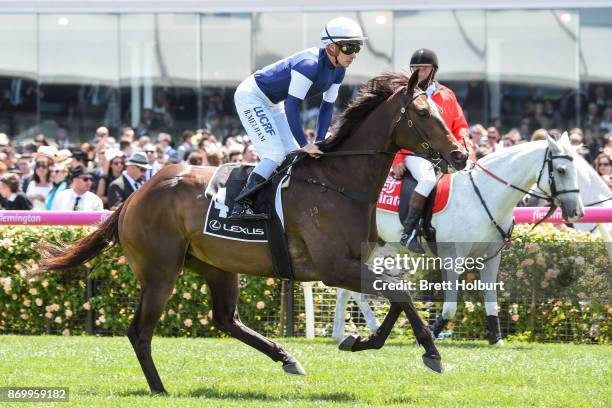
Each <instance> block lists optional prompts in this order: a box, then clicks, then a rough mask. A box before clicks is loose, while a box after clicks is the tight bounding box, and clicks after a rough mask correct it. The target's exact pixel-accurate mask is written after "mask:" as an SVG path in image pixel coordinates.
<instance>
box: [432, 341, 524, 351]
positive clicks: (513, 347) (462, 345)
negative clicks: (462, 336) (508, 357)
mask: <svg viewBox="0 0 612 408" xmlns="http://www.w3.org/2000/svg"><path fill="white" fill-rule="evenodd" d="M436 346H440V348H441V349H445V348H458V349H482V350H508V351H513V350H532V349H533V347H532V346H531V345H529V344H516V343H511V344H506V345H504V347H495V346H491V345H489V344H488V343H487V342H485V341H483V342H478V343H474V342H469V343H468V342H465V343H464V342H458V341H437V342H436Z"/></svg>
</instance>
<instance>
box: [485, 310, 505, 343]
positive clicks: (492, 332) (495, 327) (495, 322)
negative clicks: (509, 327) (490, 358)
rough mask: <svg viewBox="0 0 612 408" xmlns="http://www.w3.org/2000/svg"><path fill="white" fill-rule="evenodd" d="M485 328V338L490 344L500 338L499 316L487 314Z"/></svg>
mask: <svg viewBox="0 0 612 408" xmlns="http://www.w3.org/2000/svg"><path fill="white" fill-rule="evenodd" d="M487 330H488V332H489V335H488V336H487V338H488V340H489V344H490V345H494V344H496V343H497V342H498V341H500V340H501V339H502V335H501V328H500V327H499V317H497V316H492V315H489V316H487Z"/></svg>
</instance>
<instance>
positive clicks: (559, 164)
mask: <svg viewBox="0 0 612 408" xmlns="http://www.w3.org/2000/svg"><path fill="white" fill-rule="evenodd" d="M548 148H549V151H550V153H549V155H548V157H547V163H544V167H543V168H542V176H541V180H540V183H539V187H540V188H541V189H543V190H544V191H545V192H546V193H548V194H550V195H551V196H552V197H553V199H554V203H555V205H556V206H558V207H560V208H561V211H562V214H563V219H564V220H566V221H569V222H576V221H578V220H579V219H580V218H582V216H584V206H583V203H582V199H581V198H580V192H579V187H578V175H577V171H576V166H575V164H574V160H575V158H576V153H575V148H574V147H573V146H572V145H571V144H570V141H569V137H568V135H567V132H564V133H563V135H562V136H561V139H559V141H556V140H555V139H553V138H552V137H550V136H548Z"/></svg>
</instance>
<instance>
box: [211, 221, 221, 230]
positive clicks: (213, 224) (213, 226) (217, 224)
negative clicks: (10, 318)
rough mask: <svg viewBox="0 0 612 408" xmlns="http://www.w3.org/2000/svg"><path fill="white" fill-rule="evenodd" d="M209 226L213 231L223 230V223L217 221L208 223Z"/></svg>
mask: <svg viewBox="0 0 612 408" xmlns="http://www.w3.org/2000/svg"><path fill="white" fill-rule="evenodd" d="M208 226H209V227H210V229H211V230H213V231H219V230H220V229H221V223H220V222H219V221H217V220H212V221H210V222H209V223H208Z"/></svg>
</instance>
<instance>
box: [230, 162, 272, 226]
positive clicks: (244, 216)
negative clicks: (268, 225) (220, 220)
mask: <svg viewBox="0 0 612 408" xmlns="http://www.w3.org/2000/svg"><path fill="white" fill-rule="evenodd" d="M265 181H266V178H264V177H262V176H260V175H259V174H257V173H255V172H251V174H249V178H248V179H247V181H246V184H245V186H244V187H243V188H242V190H241V191H240V193H239V194H238V197H241V196H242V199H240V200H237V201H235V202H234V207H233V208H232V215H230V218H232V219H241V220H267V219H268V214H266V213H258V212H255V211H254V210H253V208H252V205H253V200H251V198H250V197H249V196H250V195H251V194H252V193H253V192H255V191H256V190H259V186H260V185H261V184H262V183H264V182H265Z"/></svg>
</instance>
